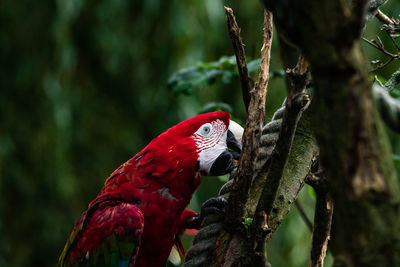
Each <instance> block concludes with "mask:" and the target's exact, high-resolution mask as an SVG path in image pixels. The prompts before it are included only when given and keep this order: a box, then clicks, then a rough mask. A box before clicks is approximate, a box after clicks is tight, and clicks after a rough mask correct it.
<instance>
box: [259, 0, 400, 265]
mask: <svg viewBox="0 0 400 267" xmlns="http://www.w3.org/2000/svg"><path fill="white" fill-rule="evenodd" d="M265 2H266V5H267V7H269V8H270V9H271V10H272V11H273V13H274V18H275V22H276V24H277V26H278V30H280V32H281V34H284V35H285V37H286V38H287V39H289V40H291V42H293V43H294V44H296V45H297V46H298V47H300V49H301V51H302V52H303V53H304V54H305V56H306V58H307V59H308V61H309V62H310V65H311V72H312V77H313V81H314V84H315V91H314V98H313V102H312V114H313V116H312V117H313V125H314V130H315V133H316V138H317V141H318V144H319V146H320V154H321V161H322V164H323V166H324V168H325V171H326V175H327V178H328V183H329V186H330V191H331V196H332V198H333V201H334V203H335V213H334V216H333V225H332V233H331V237H332V241H331V243H330V248H331V249H332V252H333V254H334V256H335V261H336V263H337V264H339V263H341V265H342V266H372V265H373V266H400V253H399V248H400V224H399V221H400V220H399V219H400V217H399V210H400V209H399V184H398V180H397V177H396V174H395V172H394V167H393V163H392V160H391V158H390V149H389V145H388V140H387V137H386V135H385V132H384V130H383V126H382V124H381V120H380V118H379V116H378V114H377V111H376V107H375V105H374V101H373V99H372V91H371V85H370V81H369V80H368V73H367V70H366V66H367V64H366V61H365V59H364V56H363V53H362V49H361V46H360V41H359V39H360V34H361V32H362V29H363V27H364V23H363V21H364V10H365V6H366V1H331V0H325V1H312V0H308V1H301V2H300V1H265ZM296 25H301V27H297V26H296Z"/></svg>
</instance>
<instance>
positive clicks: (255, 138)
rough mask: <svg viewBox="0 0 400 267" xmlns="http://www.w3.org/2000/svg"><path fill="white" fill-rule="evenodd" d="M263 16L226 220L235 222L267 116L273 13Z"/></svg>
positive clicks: (242, 203) (246, 192) (244, 200)
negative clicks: (257, 70)
mask: <svg viewBox="0 0 400 267" xmlns="http://www.w3.org/2000/svg"><path fill="white" fill-rule="evenodd" d="M264 18H265V20H264V42H263V47H262V49H261V66H260V75H259V77H258V81H257V83H256V84H255V87H254V89H253V90H252V91H251V92H250V104H249V108H248V117H247V122H246V128H245V131H244V134H243V138H242V140H243V150H242V154H241V156H240V162H239V168H238V171H237V173H236V174H235V175H234V177H233V186H232V192H231V194H230V196H229V203H228V207H227V222H229V224H230V225H234V226H235V225H236V223H241V221H242V217H243V213H244V205H245V203H246V201H247V198H248V195H249V189H250V186H251V182H252V179H253V176H254V172H255V166H256V160H257V156H258V152H259V149H258V148H259V146H260V140H261V129H262V126H263V123H264V117H265V97H266V94H267V86H268V80H269V61H270V53H271V45H272V32H273V30H272V14H271V13H269V12H266V13H265V16H264ZM234 222H236V223H234Z"/></svg>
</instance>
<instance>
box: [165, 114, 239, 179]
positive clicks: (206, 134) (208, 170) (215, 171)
mask: <svg viewBox="0 0 400 267" xmlns="http://www.w3.org/2000/svg"><path fill="white" fill-rule="evenodd" d="M166 133H167V134H168V135H170V136H175V137H176V136H178V137H179V138H178V139H179V140H180V141H181V142H184V143H186V144H189V143H192V145H193V150H194V153H195V155H196V157H197V164H198V168H199V171H200V173H201V174H204V175H211V176H217V175H223V174H226V173H229V172H231V171H232V170H233V169H234V168H236V164H235V163H234V160H237V159H238V158H239V156H240V152H241V144H240V141H239V140H241V136H242V134H243V128H242V127H241V126H240V125H239V124H237V123H235V122H233V121H231V120H230V115H229V113H227V112H224V111H216V112H210V113H205V114H201V115H198V116H196V117H193V118H190V119H187V120H185V121H183V122H181V123H179V124H177V125H176V126H174V127H172V128H171V129H169V130H168V131H167V132H166Z"/></svg>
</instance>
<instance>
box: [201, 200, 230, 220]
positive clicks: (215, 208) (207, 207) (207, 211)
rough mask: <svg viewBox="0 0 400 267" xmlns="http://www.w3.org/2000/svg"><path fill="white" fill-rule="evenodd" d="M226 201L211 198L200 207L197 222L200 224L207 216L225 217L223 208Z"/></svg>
mask: <svg viewBox="0 0 400 267" xmlns="http://www.w3.org/2000/svg"><path fill="white" fill-rule="evenodd" d="M227 203H228V201H227V200H226V199H225V198H224V197H213V198H210V199H208V200H207V201H206V202H204V203H203V205H202V206H201V211H200V216H199V221H200V223H202V222H203V221H204V219H205V218H206V217H207V216H208V215H222V216H223V215H225V206H226V204H227Z"/></svg>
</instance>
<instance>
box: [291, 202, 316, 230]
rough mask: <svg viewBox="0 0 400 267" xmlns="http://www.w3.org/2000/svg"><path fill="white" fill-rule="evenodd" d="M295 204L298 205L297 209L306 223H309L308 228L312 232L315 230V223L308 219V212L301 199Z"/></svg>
mask: <svg viewBox="0 0 400 267" xmlns="http://www.w3.org/2000/svg"><path fill="white" fill-rule="evenodd" d="M294 204H295V205H296V208H297V210H298V211H299V213H300V216H301V218H302V219H303V221H304V223H305V224H306V225H307V228H308V229H309V230H310V231H311V232H312V230H313V224H312V222H311V221H310V219H308V217H307V214H306V212H305V211H304V209H303V206H301V204H300V202H299V200H298V199H297V200H296V201H295V202H294Z"/></svg>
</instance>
